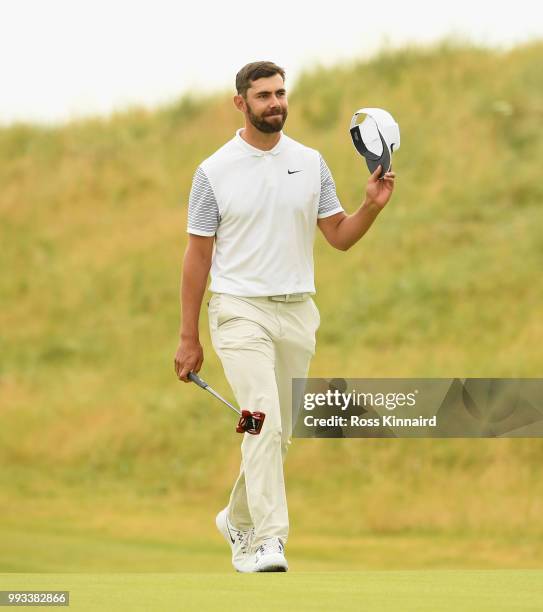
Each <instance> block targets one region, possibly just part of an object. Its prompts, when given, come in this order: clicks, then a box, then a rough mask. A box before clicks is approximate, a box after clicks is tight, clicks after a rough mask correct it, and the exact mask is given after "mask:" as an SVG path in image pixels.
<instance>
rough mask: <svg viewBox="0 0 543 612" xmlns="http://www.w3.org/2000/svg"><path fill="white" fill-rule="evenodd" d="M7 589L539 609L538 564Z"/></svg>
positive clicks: (296, 604) (94, 605) (11, 578)
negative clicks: (515, 567) (520, 567)
mask: <svg viewBox="0 0 543 612" xmlns="http://www.w3.org/2000/svg"><path fill="white" fill-rule="evenodd" d="M0 586H1V588H2V589H3V590H6V589H21V590H24V589H26V590H32V589H44V590H69V591H70V608H71V609H73V610H92V611H93V612H94V611H97V610H100V611H101V610H112V611H115V612H119V611H120V610H156V611H162V610H202V611H206V612H207V611H211V610H221V611H224V610H236V611H237V612H239V611H240V610H259V611H261V612H264V611H267V610H270V611H272V610H273V612H277V611H278V610H281V611H283V610H293V611H296V612H301V611H304V610H327V611H328V610H334V611H335V610H365V611H372V610H375V611H378V612H386V611H389V610H390V611H391V612H406V611H410V610H417V611H423V610H428V611H431V612H445V611H451V612H453V611H454V612H457V611H458V610H463V611H467V610H477V612H483V611H486V610H488V611H489V612H490V611H491V612H497V611H499V610H503V611H506V610H507V611H510V610H541V609H542V608H543V571H542V570H469V571H465V570H427V571H362V572H317V573H296V572H291V573H289V574H258V575H238V574H234V573H228V574H224V573H210V574H193V573H187V574H1V575H0Z"/></svg>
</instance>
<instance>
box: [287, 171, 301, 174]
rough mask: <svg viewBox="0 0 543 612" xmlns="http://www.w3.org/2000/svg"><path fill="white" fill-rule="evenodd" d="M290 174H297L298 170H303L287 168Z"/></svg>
mask: <svg viewBox="0 0 543 612" xmlns="http://www.w3.org/2000/svg"><path fill="white" fill-rule="evenodd" d="M287 172H288V173H289V174H296V172H301V170H287Z"/></svg>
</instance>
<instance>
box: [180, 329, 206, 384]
mask: <svg viewBox="0 0 543 612" xmlns="http://www.w3.org/2000/svg"><path fill="white" fill-rule="evenodd" d="M203 362H204V350H203V348H202V345H201V344H200V342H199V341H198V340H188V339H187V340H183V339H181V342H180V344H179V347H178V348H177V352H176V354H175V360H174V364H175V373H176V374H177V377H178V378H179V380H182V381H183V382H190V380H189V379H188V378H187V376H188V374H189V372H196V373H198V372H199V371H200V368H201V367H202V363H203Z"/></svg>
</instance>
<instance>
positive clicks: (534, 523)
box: [0, 43, 543, 571]
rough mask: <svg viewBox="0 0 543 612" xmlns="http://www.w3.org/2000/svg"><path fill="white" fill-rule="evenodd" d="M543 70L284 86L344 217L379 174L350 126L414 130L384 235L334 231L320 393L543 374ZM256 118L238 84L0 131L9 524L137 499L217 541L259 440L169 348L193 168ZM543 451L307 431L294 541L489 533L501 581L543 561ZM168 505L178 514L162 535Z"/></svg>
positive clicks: (442, 70) (158, 525) (506, 66)
mask: <svg viewBox="0 0 543 612" xmlns="http://www.w3.org/2000/svg"><path fill="white" fill-rule="evenodd" d="M542 62H543V44H532V45H528V46H523V47H518V48H516V49H514V50H512V51H509V52H507V53H505V52H503V53H502V52H498V51H495V50H486V49H479V48H470V47H465V46H458V45H454V44H451V43H446V44H442V45H440V46H438V47H435V48H432V49H426V50H421V49H416V48H411V47H408V48H405V49H404V50H402V51H394V52H382V53H381V54H380V55H378V56H376V57H374V58H373V59H372V60H370V61H364V62H359V61H352V62H351V63H349V64H344V65H339V66H336V67H334V68H333V69H320V68H314V69H312V70H311V71H308V72H307V73H306V74H305V75H304V76H303V77H302V78H301V79H300V80H299V82H298V83H297V85H296V87H295V88H293V90H292V91H290V93H289V100H290V108H289V119H288V122H287V124H286V127H285V132H286V133H288V134H289V136H291V137H293V138H295V139H297V140H300V141H302V142H304V143H305V144H307V145H309V146H312V147H315V148H317V149H319V150H320V151H321V153H322V154H323V156H324V157H325V159H326V161H327V163H328V165H329V166H330V168H331V170H332V172H333V175H334V178H335V181H336V186H337V191H338V194H339V196H340V199H341V201H342V203H343V205H344V207H345V208H346V209H347V210H348V211H354V210H355V209H356V207H357V206H358V205H359V204H360V202H361V200H362V197H363V191H364V185H365V182H366V179H367V170H366V168H365V166H364V164H363V162H362V160H361V158H360V157H359V156H357V154H356V153H355V151H354V149H353V147H352V145H351V144H350V139H349V135H348V126H349V121H350V117H351V115H352V112H353V111H354V110H356V109H357V108H360V107H361V106H378V107H383V108H386V109H388V110H389V111H390V112H391V113H392V114H393V115H394V117H395V118H396V119H397V121H398V122H399V124H400V127H401V130H402V146H401V149H400V150H399V151H398V153H397V155H396V156H395V158H394V169H395V171H396V172H397V175H398V178H397V185H396V190H395V195H394V198H393V200H392V201H391V203H390V205H389V206H388V207H387V208H386V210H385V211H384V213H383V214H382V215H381V216H380V218H379V219H378V220H377V222H376V224H375V226H374V227H373V228H372V229H371V231H370V233H369V234H368V235H367V236H366V237H365V238H364V239H363V240H362V241H361V242H360V243H359V244H358V245H356V246H355V247H354V248H353V249H351V250H350V251H348V252H347V253H343V252H339V251H333V250H332V249H331V248H330V247H329V246H328V245H327V244H326V243H325V242H324V240H323V239H322V237H320V236H319V237H318V238H317V242H316V251H315V252H316V279H317V297H316V301H317V304H318V306H319V309H320V311H321V318H322V324H321V328H320V330H319V335H318V349H317V355H316V357H315V360H314V362H313V364H312V368H311V374H312V375H313V376H326V377H330V376H344V377H369V376H397V377H399V376H402V377H403V376H417V377H431V376H436V377H441V376H443V377H447V376H461V377H463V376H483V377H491V376H515V377H517V376H518V377H523V376H526V377H539V376H541V374H542V372H543V353H542V351H541V344H542V343H543V324H542V317H541V312H542V310H543V284H542V283H541V278H540V277H541V267H542V261H543V236H542V233H541V227H542V226H543V208H542V206H541V204H542V201H543V183H542V182H541V175H540V173H541V159H543V141H542V140H541V138H540V127H541V121H542V118H543V93H542V92H543V73H542V72H541V69H540V67H541V64H542ZM287 69H288V66H287ZM287 85H288V72H287ZM240 125H241V116H240V115H239V113H238V112H237V111H236V110H235V109H234V107H233V105H232V102H231V94H227V93H220V94H217V95H216V96H212V97H198V96H187V97H184V98H182V99H181V100H179V101H178V102H177V103H176V104H174V105H172V106H169V107H165V108H160V109H157V110H155V111H153V112H148V111H144V110H139V109H133V110H130V111H127V112H124V113H120V114H117V115H115V116H112V117H110V118H107V119H98V118H97V119H89V120H85V121H79V122H75V123H70V124H68V125H66V126H63V127H58V128H54V129H52V128H43V127H38V126H30V125H16V126H13V127H11V128H6V129H3V130H0V214H1V218H2V223H1V227H0V232H1V236H0V239H1V244H2V261H3V273H2V275H1V276H0V300H1V303H2V308H1V310H0V403H1V408H0V410H1V419H2V427H1V428H0V465H1V466H2V468H1V470H0V485H1V486H0V498H2V499H0V503H2V504H3V506H4V508H6V509H7V510H6V513H7V516H8V517H9V520H7V522H6V523H5V525H6V527H5V529H7V530H10V531H11V532H12V533H14V531H13V530H16V529H17V528H19V529H21V531H25V530H27V529H29V528H30V526H31V525H37V524H40V525H43V530H44V531H46V530H47V529H49V528H50V527H49V526H50V525H53V524H57V523H58V521H59V520H60V521H61V522H62V524H64V525H66V526H68V525H71V526H73V527H74V528H76V526H79V527H80V528H81V529H84V528H85V525H87V526H89V528H91V527H92V528H96V529H105V530H106V531H107V530H108V529H109V530H110V531H111V532H117V533H121V532H124V530H125V529H127V526H126V522H127V520H128V521H129V519H127V513H128V514H129V513H130V510H129V509H127V506H128V507H129V508H136V507H139V508H142V509H144V510H141V512H140V514H138V516H139V517H140V519H141V520H140V519H137V520H136V519H135V518H134V522H133V523H132V524H131V527H130V529H132V530H133V532H134V533H135V534H137V533H138V532H139V531H138V530H142V529H148V528H149V525H154V527H153V534H154V536H156V537H157V538H160V537H163V538H170V537H178V536H179V537H180V536H181V534H182V533H183V532H184V530H186V529H190V530H194V529H196V530H202V533H203V534H204V535H205V536H206V537H208V536H209V537H210V538H213V537H214V535H212V532H213V525H212V517H213V516H214V514H215V512H216V510H217V509H219V508H221V507H222V506H223V505H224V503H225V501H226V496H227V494H228V491H229V487H230V485H231V483H232V482H233V479H234V477H235V475H236V473H237V469H238V461H239V442H240V439H239V436H237V435H236V434H235V433H233V424H234V422H233V420H232V418H231V416H230V414H228V412H227V411H226V410H225V409H223V408H222V407H221V406H220V405H219V404H215V403H212V402H211V401H210V400H208V397H207V396H206V395H205V394H203V393H202V392H201V391H200V390H199V389H197V388H195V387H194V386H192V385H190V386H188V385H184V384H182V383H180V382H178V381H177V379H176V377H175V374H174V371H173V356H174V353H175V349H176V344H177V335H178V327H179V298H178V292H179V276H180V269H181V262H182V257H183V251H184V247H185V243H186V233H185V227H186V214H187V206H186V202H187V199H188V193H189V190H190V184H191V179H192V174H193V172H194V170H195V168H196V166H197V165H198V163H199V162H200V161H201V160H202V159H204V158H205V157H207V156H208V155H210V154H211V153H212V152H213V151H214V150H216V149H217V148H218V147H219V146H221V145H222V144H223V143H224V142H225V141H226V140H228V139H229V138H231V137H232V135H233V133H234V131H235V129H236V128H237V127H239V126H240ZM201 328H202V340H203V342H204V350H205V356H206V362H205V364H204V368H203V370H202V375H203V376H204V377H205V378H206V379H207V380H208V381H209V382H211V383H212V384H213V386H214V387H215V388H216V389H217V390H219V391H221V392H223V393H225V394H226V395H228V396H229V397H231V392H230V389H229V388H228V386H227V383H226V381H225V379H224V376H223V373H222V369H221V366H220V363H219V362H218V359H217V357H216V356H215V354H214V353H213V350H212V348H211V345H210V342H209V336H208V332H207V321H206V320H205V316H203V317H202V321H201ZM542 460H543V444H542V442H541V441H540V440H537V439H534V440H531V439H526V440H348V441H346V440H328V439H327V440H298V441H295V443H294V444H293V447H292V450H291V454H290V456H289V459H288V462H287V467H286V469H287V480H288V488H289V503H290V509H291V515H292V523H293V526H294V527H293V536H294V534H296V536H297V537H299V538H300V539H303V538H306V540H307V541H316V539H315V538H316V534H317V533H318V534H319V537H328V536H329V537H330V538H356V537H374V536H376V535H382V536H383V537H384V536H388V535H390V536H398V537H400V536H405V534H417V537H418V536H420V535H421V534H422V535H424V534H430V535H432V534H433V535H435V534H447V536H450V537H453V536H454V537H462V536H466V534H471V536H473V535H474V534H478V535H481V536H484V537H487V538H490V539H491V540H492V538H496V539H500V542H501V544H500V546H502V551H503V550H505V551H506V552H505V553H504V556H501V557H499V558H500V559H502V560H503V565H507V563H508V561H507V559H509V560H510V564H511V565H512V566H524V567H526V566H533V564H534V563H536V562H539V563H540V562H541V561H543V549H542V548H541V546H539V547H538V546H536V545H534V546H528V545H527V546H528V548H527V549H523V550H525V554H517V553H518V548H517V547H518V546H520V544H519V542H524V541H525V540H524V539H526V542H529V541H531V538H532V537H533V536H534V535H541V525H540V521H539V520H537V519H538V518H539V517H540V516H541V513H542V511H543V502H542V500H543V484H542V482H543V481H542V479H541V478H540V465H541V461H542ZM78 500H80V501H78ZM83 500H94V503H93V504H92V507H93V510H92V515H93V517H94V519H93V520H90V521H89V514H86V513H85V514H84V516H83V515H80V514H79V513H80V512H83V508H85V509H86V510H85V512H87V511H88V506H87V505H86V503H87V502H85V503H84V502H83ZM127 500H130V504H128V502H127ZM155 502H156V503H155ZM159 502H160V503H159ZM171 504H174V508H178V509H179V513H178V515H177V516H176V517H173V516H172V517H170V515H168V516H169V517H170V518H169V519H168V520H164V522H163V523H162V522H161V517H162V516H163V514H162V513H163V512H165V510H164V509H165V508H166V507H170V508H171V507H172V506H171ZM116 508H117V514H115V512H116V510H115V509H116ZM347 518H348V520H346V519H347ZM170 519H171V520H170ZM138 521H139V522H138ZM176 521H177V522H176ZM174 524H175V525H177V527H172V530H173V531H168V529H169V527H168V526H171V525H174ZM161 529H162V531H161ZM174 533H175V534H176V535H175V536H174V535H172V534H174ZM466 537H467V536H466ZM312 538H313V539H312ZM523 538H524V539H523ZM515 549H517V553H514V552H513V551H514V550H515ZM16 551H17V547H16V545H14V558H15V557H16V555H17V552H16ZM507 551H509V556H508V553H507ZM436 554H437V553H436ZM438 557H439V555H438V554H437V556H436V557H432V558H431V559H427V560H426V562H425V563H426V564H427V565H432V564H436V563H437V564H439V560H438ZM462 558H465V554H463V555H462V554H460V553H459V554H458V559H457V560H458V563H460V564H461V559H462ZM483 558H484V555H483ZM492 558H493V557H492V553H491V552H489V553H488V559H489V563H491V561H490V560H491V559H492ZM80 562H82V557H81V558H80V557H77V556H76V557H75V558H74V560H73V563H74V564H75V567H77V566H78V565H77V564H78V563H80ZM451 562H452V561H451ZM5 563H6V562H5ZM43 563H44V566H38V569H41V570H43V571H47V567H46V565H47V561H46V560H45V557H44V561H43ZM383 563H384V562H383ZM421 563H422V564H423V565H424V563H423V562H422V561H421ZM25 567H26V566H24V563H22V564H21V563H19V564H17V563H15V561H12V565H9V564H7V563H6V564H5V566H4V569H10V568H17V569H20V571H25ZM56 569H57V570H58V571H62V568H58V567H57V568H56Z"/></svg>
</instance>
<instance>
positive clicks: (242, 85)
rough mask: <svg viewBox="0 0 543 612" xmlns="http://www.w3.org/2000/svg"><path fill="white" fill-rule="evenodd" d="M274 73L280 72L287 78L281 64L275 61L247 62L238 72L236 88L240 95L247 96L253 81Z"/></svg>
mask: <svg viewBox="0 0 543 612" xmlns="http://www.w3.org/2000/svg"><path fill="white" fill-rule="evenodd" d="M274 74H280V75H281V77H282V78H283V81H284V80H285V71H284V69H283V68H281V66H278V65H277V64H274V63H273V62H251V63H250V64H246V65H245V66H243V68H242V69H241V70H240V71H239V72H238V73H237V74H236V90H237V92H238V95H240V96H243V97H244V98H246V97H247V90H248V89H249V87H251V82H252V81H256V80H257V79H262V78H264V77H271V76H273V75H274Z"/></svg>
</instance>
